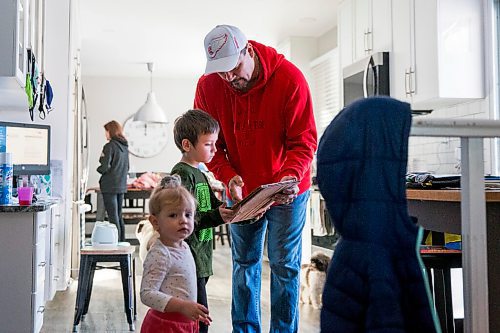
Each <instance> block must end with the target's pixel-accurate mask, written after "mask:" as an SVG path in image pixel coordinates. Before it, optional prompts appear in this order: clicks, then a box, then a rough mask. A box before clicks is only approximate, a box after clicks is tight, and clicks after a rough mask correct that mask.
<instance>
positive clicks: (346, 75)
mask: <svg viewBox="0 0 500 333" xmlns="http://www.w3.org/2000/svg"><path fill="white" fill-rule="evenodd" d="M342 74H343V75H342V78H343V80H342V82H343V89H344V96H343V97H344V106H347V105H349V104H351V103H352V102H354V101H355V100H358V99H360V98H366V97H370V96H377V95H387V96H389V95H390V89H389V88H390V85H389V52H377V53H374V54H372V55H371V56H369V57H366V58H363V59H362V60H359V61H357V62H355V63H353V64H351V65H349V66H346V67H345V68H344V70H343V71H342Z"/></svg>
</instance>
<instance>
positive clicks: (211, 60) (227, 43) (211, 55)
mask: <svg viewBox="0 0 500 333" xmlns="http://www.w3.org/2000/svg"><path fill="white" fill-rule="evenodd" d="M247 42H248V41H247V38H246V37H245V35H244V34H243V33H242V32H241V30H240V29H238V28H236V27H234V26H232V25H218V26H216V27H215V28H213V29H212V31H210V32H209V33H208V34H207V36H206V37H205V52H206V55H207V66H206V67H205V75H208V74H212V73H216V72H229V71H230V70H232V69H233V68H235V67H236V64H237V63H238V59H239V57H240V52H241V50H243V49H244V48H245V47H246V45H247Z"/></svg>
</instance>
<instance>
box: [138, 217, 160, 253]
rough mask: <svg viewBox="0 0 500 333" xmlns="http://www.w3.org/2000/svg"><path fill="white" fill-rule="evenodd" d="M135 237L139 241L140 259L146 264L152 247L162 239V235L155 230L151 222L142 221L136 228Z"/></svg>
mask: <svg viewBox="0 0 500 333" xmlns="http://www.w3.org/2000/svg"><path fill="white" fill-rule="evenodd" d="M135 237H137V239H138V240H139V258H140V259H141V261H142V262H144V259H146V255H147V254H148V251H149V249H150V248H151V245H153V243H154V242H155V241H156V239H157V238H158V237H160V234H159V233H158V232H157V231H156V230H154V228H153V225H152V224H151V222H149V220H142V221H140V222H139V223H137V226H136V227H135Z"/></svg>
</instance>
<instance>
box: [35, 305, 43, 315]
mask: <svg viewBox="0 0 500 333" xmlns="http://www.w3.org/2000/svg"><path fill="white" fill-rule="evenodd" d="M36 312H38V313H44V312H45V306H40V307H39V308H38V310H37V311H36Z"/></svg>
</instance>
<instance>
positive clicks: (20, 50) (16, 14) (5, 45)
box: [0, 0, 29, 87]
mask: <svg viewBox="0 0 500 333" xmlns="http://www.w3.org/2000/svg"><path fill="white" fill-rule="evenodd" d="M0 13H1V14H0V17H1V18H2V19H1V20H0V30H1V31H2V32H3V33H2V34H0V46H1V47H0V77H1V78H2V79H3V80H5V79H7V78H10V79H16V80H17V84H18V85H20V86H22V87H24V80H25V74H26V68H27V52H26V49H27V44H28V31H29V28H28V22H29V3H28V1H27V0H4V1H1V2H0Z"/></svg>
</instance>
